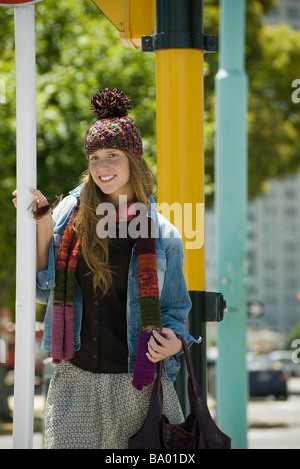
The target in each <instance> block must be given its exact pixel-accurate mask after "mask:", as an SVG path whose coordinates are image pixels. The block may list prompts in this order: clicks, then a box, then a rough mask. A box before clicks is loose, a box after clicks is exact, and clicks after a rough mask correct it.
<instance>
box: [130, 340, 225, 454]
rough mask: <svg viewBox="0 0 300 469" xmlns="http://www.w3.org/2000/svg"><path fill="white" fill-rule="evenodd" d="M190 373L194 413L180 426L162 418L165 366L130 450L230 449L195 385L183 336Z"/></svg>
mask: <svg viewBox="0 0 300 469" xmlns="http://www.w3.org/2000/svg"><path fill="white" fill-rule="evenodd" d="M177 337H178V338H179V339H180V340H181V342H182V347H183V351H184V355H185V360H186V364H187V370H188V375H189V376H188V396H189V402H190V407H191V413H190V414H189V416H188V417H187V418H186V420H185V421H184V422H183V423H181V424H179V425H172V424H170V423H169V421H168V419H167V418H166V417H165V416H164V415H163V414H162V407H163V389H162V384H161V372H162V362H159V364H158V374H157V377H156V380H155V381H154V384H153V390H152V395H151V400H150V405H149V410H148V414H147V417H146V420H145V422H144V424H143V426H142V428H141V429H140V430H139V431H138V432H137V433H136V434H135V435H133V436H132V437H131V438H129V440H128V448H129V449H231V439H230V438H229V437H228V436H227V435H225V434H224V433H223V432H221V430H220V429H219V428H218V427H217V425H216V424H215V422H214V420H213V418H212V416H211V415H210V412H209V409H208V407H207V403H206V400H205V397H204V395H203V393H202V391H201V389H200V386H199V385H198V384H197V383H196V380H195V373H194V369H193V365H192V361H191V357H190V352H189V349H188V347H187V345H186V343H185V341H184V340H183V338H182V337H181V336H177Z"/></svg>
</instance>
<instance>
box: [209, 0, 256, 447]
mask: <svg viewBox="0 0 300 469" xmlns="http://www.w3.org/2000/svg"><path fill="white" fill-rule="evenodd" d="M220 11H221V18H220V56H219V71H218V73H217V76H216V119H217V121H216V142H215V143H216V161H215V168H216V169H215V182H216V197H215V209H216V244H217V248H216V249H217V252H216V256H217V289H219V291H222V293H223V295H224V297H225V298H226V302H227V306H228V312H227V314H226V315H225V316H224V320H223V322H222V323H220V324H219V325H218V351H219V355H218V360H217V373H216V377H217V383H216V389H217V423H218V425H219V427H220V428H221V429H222V430H223V431H224V432H225V433H226V434H228V435H229V436H230V437H231V439H232V448H233V449H245V448H246V447H247V400H248V380H247V371H246V288H245V259H246V249H245V244H246V217H247V88H248V82H247V76H246V73H245V69H244V50H245V0H221V10H220Z"/></svg>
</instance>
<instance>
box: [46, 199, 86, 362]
mask: <svg viewBox="0 0 300 469" xmlns="http://www.w3.org/2000/svg"><path fill="white" fill-rule="evenodd" d="M77 213H78V208H77V207H76V208H75V209H74V211H73V212H72V214H71V216H70V218H69V221H68V224H67V227H66V229H65V231H64V234H63V236H62V240H61V243H60V246H59V249H58V253H57V260H56V268H55V290H54V300H53V319H52V331H51V353H50V355H51V357H52V358H53V363H55V364H58V363H60V362H61V361H62V360H64V361H69V360H70V359H71V358H72V357H73V355H74V318H75V315H74V282H75V273H76V268H77V262H78V258H79V255H80V243H79V241H78V239H77V236H76V234H75V231H74V230H73V222H74V219H75V217H76V215H77Z"/></svg>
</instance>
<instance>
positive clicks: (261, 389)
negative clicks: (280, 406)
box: [247, 356, 289, 400]
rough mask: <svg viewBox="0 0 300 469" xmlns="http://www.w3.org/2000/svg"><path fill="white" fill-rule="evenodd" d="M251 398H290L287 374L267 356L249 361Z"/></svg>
mask: <svg viewBox="0 0 300 469" xmlns="http://www.w3.org/2000/svg"><path fill="white" fill-rule="evenodd" d="M247 366H248V373H249V394H250V397H263V396H274V397H275V398H276V399H279V398H281V399H284V400H286V399H287V398H288V395H289V393H288V386H287V374H286V373H285V372H284V370H283V369H280V368H279V367H278V366H277V367H276V366H275V367H274V363H273V361H272V360H271V359H270V358H269V357H267V356H258V357H256V358H254V357H253V358H252V359H251V360H249V361H248V364H247Z"/></svg>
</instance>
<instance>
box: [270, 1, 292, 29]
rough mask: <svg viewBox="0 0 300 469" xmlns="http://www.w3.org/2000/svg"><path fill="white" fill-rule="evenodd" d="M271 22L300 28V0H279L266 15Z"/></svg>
mask: <svg viewBox="0 0 300 469" xmlns="http://www.w3.org/2000/svg"><path fill="white" fill-rule="evenodd" d="M263 18H264V21H265V22H266V23H269V24H274V25H275V24H288V25H289V26H290V27H291V28H293V29H295V30H300V2H299V0H277V4H276V6H274V7H272V8H270V11H269V12H268V14H267V15H265V16H264V17H263Z"/></svg>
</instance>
